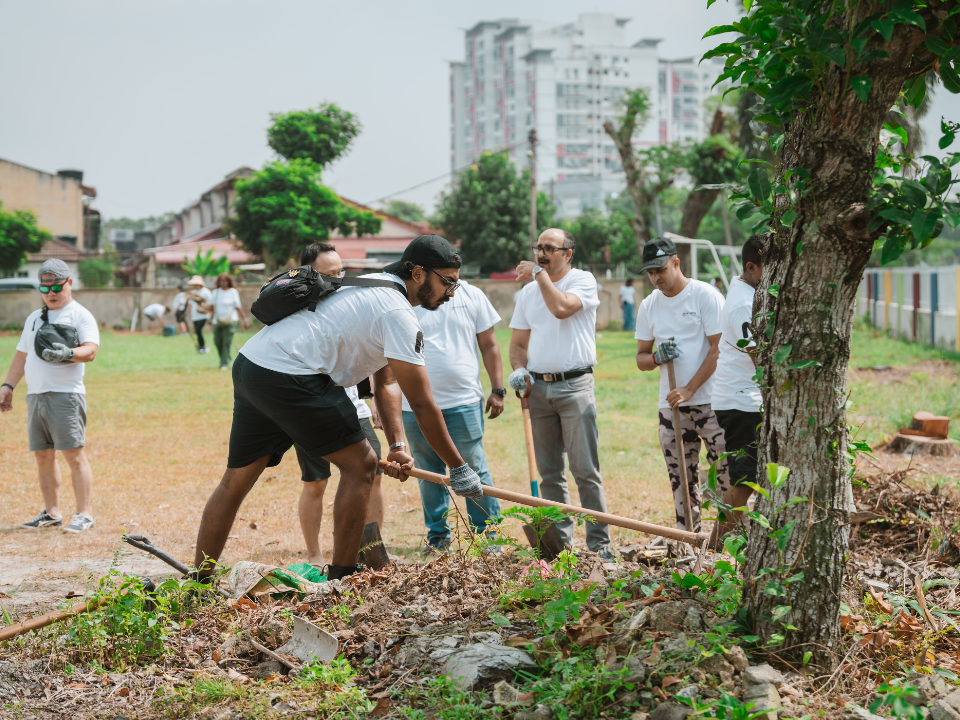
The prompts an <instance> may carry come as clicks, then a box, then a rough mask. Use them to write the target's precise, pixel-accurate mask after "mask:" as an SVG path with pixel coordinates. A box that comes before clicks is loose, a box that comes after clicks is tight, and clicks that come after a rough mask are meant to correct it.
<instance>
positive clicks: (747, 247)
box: [711, 235, 763, 545]
mask: <svg viewBox="0 0 960 720" xmlns="http://www.w3.org/2000/svg"><path fill="white" fill-rule="evenodd" d="M742 261H743V273H742V274H741V275H740V277H738V278H734V280H733V282H732V283H731V285H730V291H729V292H728V293H727V301H726V303H725V304H724V306H723V312H722V313H721V314H720V326H721V328H722V332H721V335H720V359H719V360H718V361H717V372H716V373H715V374H714V376H713V400H712V402H711V405H712V406H713V412H714V413H715V414H716V416H717V422H719V423H720V427H721V428H723V437H724V443H725V445H726V449H727V452H729V453H734V454H733V455H731V456H730V457H728V458H727V462H728V464H729V477H730V488H729V489H728V491H727V492H726V493H725V495H724V498H723V501H724V503H725V504H727V505H729V506H730V507H734V508H737V507H743V506H744V505H746V504H747V500H749V499H750V494H751V493H752V492H753V491H752V490H751V489H750V488H749V487H748V486H747V485H746V484H745V483H756V481H757V426H758V425H759V424H760V423H761V422H762V421H763V415H762V413H761V406H762V405H763V397H762V395H761V394H760V388H759V387H758V386H757V381H756V355H754V354H753V353H752V352H751V351H753V350H755V349H756V343H755V342H754V340H753V333H752V331H751V326H752V324H753V296H754V294H755V293H756V288H757V283H759V282H760V277H761V276H762V275H763V241H762V240H761V238H760V237H759V236H757V235H753V236H751V237H750V238H748V239H747V242H745V243H744V245H743V255H742ZM741 514H742V511H740V512H734V517H733V518H727V520H728V521H735V520H736V519H737V518H739V517H740V515H741ZM732 524H733V523H732V522H725V523H723V524H720V523H718V524H717V525H716V527H715V528H714V536H713V543H714V544H715V545H716V544H718V543H719V540H720V539H721V538H722V537H723V535H724V533H725V532H727V531H728V530H730V529H731V528H732Z"/></svg>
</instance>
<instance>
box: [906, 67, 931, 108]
mask: <svg viewBox="0 0 960 720" xmlns="http://www.w3.org/2000/svg"><path fill="white" fill-rule="evenodd" d="M900 92H902V93H903V97H904V99H905V100H906V101H907V102H908V103H910V104H911V105H913V106H914V107H920V103H922V102H923V98H924V96H925V95H926V94H927V75H926V73H923V74H921V75H917V77H915V78H913V79H912V80H907V81H906V82H905V83H904V84H903V89H902V90H901V91H900Z"/></svg>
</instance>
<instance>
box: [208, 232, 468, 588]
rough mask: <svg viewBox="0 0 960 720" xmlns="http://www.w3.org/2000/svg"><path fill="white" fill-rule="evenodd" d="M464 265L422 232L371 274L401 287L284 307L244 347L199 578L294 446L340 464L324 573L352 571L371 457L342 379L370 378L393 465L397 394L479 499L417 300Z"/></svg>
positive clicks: (443, 287) (399, 465)
mask: <svg viewBox="0 0 960 720" xmlns="http://www.w3.org/2000/svg"><path fill="white" fill-rule="evenodd" d="M459 268H460V256H459V255H457V252H456V249H455V248H454V247H453V246H452V245H450V243H448V242H447V241H446V240H444V239H443V238H441V237H439V236H437V235H421V236H420V237H418V238H416V239H415V240H414V241H413V242H411V243H410V244H409V245H408V246H407V248H406V249H405V250H404V252H403V255H402V256H401V259H400V260H399V261H397V262H395V263H393V264H391V265H388V266H387V267H386V268H385V270H386V272H385V273H382V274H381V275H379V276H374V277H377V279H382V280H389V281H392V282H393V283H395V284H396V285H397V287H396V288H394V287H346V288H342V289H340V290H338V291H336V292H334V293H332V294H331V295H330V296H328V297H326V298H324V299H323V300H321V301H320V303H319V304H318V305H317V307H316V310H315V311H312V312H311V311H310V310H309V309H303V310H300V311H298V312H294V313H293V314H291V315H287V316H286V317H283V318H282V319H281V320H279V321H277V322H275V323H273V324H272V325H268V326H267V327H265V328H264V329H263V330H261V331H260V332H259V333H257V334H256V335H255V336H254V337H253V338H251V339H250V340H249V341H248V342H247V344H246V345H244V346H243V348H241V350H240V354H239V356H238V357H237V359H236V361H235V362H234V364H233V387H234V410H233V426H232V428H231V431H230V449H229V457H228V458H227V469H226V471H225V472H224V474H223V477H222V479H221V480H220V484H219V486H218V487H217V489H216V490H215V491H214V493H213V495H212V496H211V497H210V499H209V500H208V501H207V506H206V508H204V511H203V518H202V520H201V523H200V529H199V532H198V534H197V553H196V558H195V564H196V567H197V568H198V570H199V576H200V577H208V576H209V575H211V574H212V573H213V561H216V560H217V559H218V558H219V557H220V553H221V552H222V551H223V546H224V544H225V542H226V540H227V536H228V535H229V533H230V528H231V527H232V525H233V522H234V519H235V518H236V516H237V510H238V509H239V508H240V504H241V503H242V502H243V499H244V498H245V497H246V495H247V493H249V492H250V490H251V489H252V488H253V485H254V483H256V481H257V479H258V478H259V477H260V474H261V473H262V472H263V471H264V469H266V468H267V467H274V466H276V465H278V464H279V463H280V460H281V458H282V457H283V454H284V452H286V451H287V450H288V449H290V447H291V445H293V444H294V443H296V444H297V445H298V446H299V447H300V449H301V450H302V451H303V452H305V453H306V454H307V455H308V456H309V457H310V458H312V459H314V460H319V459H321V458H323V459H326V460H327V461H329V462H331V463H333V464H334V465H336V466H337V467H338V468H339V470H340V483H339V486H338V488H337V497H336V501H335V504H334V509H333V514H334V527H333V543H334V544H333V557H332V564H331V565H330V566H329V571H328V573H327V576H328V577H329V578H330V579H337V578H342V577H345V576H347V575H350V574H352V573H354V572H356V571H357V553H358V551H359V549H360V539H361V537H362V535H363V528H364V525H365V520H366V511H367V504H368V502H369V499H370V489H371V486H372V485H373V480H374V475H375V473H376V469H377V456H376V455H375V454H374V452H373V449H372V448H371V447H370V443H369V442H368V441H367V438H366V435H365V434H364V432H363V428H362V427H361V425H360V421H359V419H358V418H357V409H356V407H355V406H354V404H353V402H351V400H350V398H349V397H347V393H346V391H345V390H344V388H347V387H351V386H353V385H356V384H357V383H359V382H360V381H361V380H363V379H364V378H367V377H369V376H370V375H374V379H375V385H376V387H375V389H374V392H375V397H376V401H377V405H378V408H379V410H380V419H381V421H382V423H383V430H384V434H385V435H386V436H387V441H388V442H389V444H390V452H389V454H388V455H387V458H386V459H387V460H388V461H390V462H391V463H393V464H392V465H391V467H390V469H389V470H388V472H389V473H390V474H391V475H392V476H393V477H405V476H404V474H403V473H404V470H408V469H410V468H411V467H412V466H413V458H412V457H410V455H408V454H407V452H406V443H405V442H404V440H403V423H402V420H401V417H400V394H401V391H402V392H403V394H405V395H406V396H407V398H409V400H410V405H411V407H412V408H413V412H414V414H415V415H416V416H417V421H418V423H419V424H420V427H421V428H422V429H423V433H424V435H425V436H426V437H427V439H428V440H429V442H430V444H431V447H433V448H434V449H435V450H436V452H437V454H438V455H439V456H440V457H441V458H442V459H443V461H444V462H445V463H446V464H447V467H449V468H451V470H450V485H451V487H452V488H453V491H454V492H455V493H457V494H458V495H462V496H464V497H472V498H480V497H482V494H483V491H482V485H481V484H480V478H479V477H478V476H477V473H476V472H474V471H473V470H472V469H471V468H470V466H469V465H467V464H466V463H465V462H464V461H463V458H462V457H461V456H460V453H459V452H457V448H456V446H455V445H454V444H453V441H452V440H451V439H450V436H449V434H448V433H447V429H446V426H445V425H444V422H443V415H442V414H441V413H440V409H439V408H438V407H437V404H436V402H434V400H433V396H432V395H431V394H430V383H429V381H428V380H427V373H426V370H425V369H424V361H423V331H422V330H421V329H420V325H419V324H418V323H417V317H416V315H415V314H414V312H413V309H412V308H413V307H416V306H417V305H423V306H424V307H426V308H428V309H436V308H439V307H440V306H441V305H442V304H443V303H445V302H447V301H448V300H449V299H450V298H451V297H452V296H453V293H454V292H455V291H456V289H457V287H458V286H459V282H458V280H459V277H460V270H459ZM291 272H293V271H291ZM293 277H294V275H291V278H293ZM398 290H399V291H400V292H398ZM403 291H405V295H404V294H401V293H402V292H403Z"/></svg>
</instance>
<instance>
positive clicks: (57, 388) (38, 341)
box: [0, 260, 100, 533]
mask: <svg viewBox="0 0 960 720" xmlns="http://www.w3.org/2000/svg"><path fill="white" fill-rule="evenodd" d="M37 275H38V277H39V278H40V292H41V293H43V299H44V307H43V309H42V310H35V311H34V312H32V313H30V315H29V316H28V317H27V320H26V322H25V323H24V326H23V333H22V334H21V335H20V342H18V343H17V352H16V354H15V355H14V357H13V362H11V363H10V369H9V370H8V371H7V377H6V379H5V380H4V382H3V384H2V385H0V411H3V412H8V411H10V410H11V409H12V408H13V391H14V388H16V386H17V383H19V382H20V379H21V378H23V377H24V376H26V378H27V437H28V438H29V441H30V451H31V452H32V453H34V454H35V455H36V458H37V470H38V472H39V476H40V492H41V494H42V495H43V502H44V509H43V510H42V511H40V513H39V514H38V515H37V516H36V517H35V518H34V519H33V520H30V521H29V522H25V523H23V525H21V526H20V527H24V528H42V527H60V526H61V525H63V518H62V515H61V513H60V482H61V480H60V468H59V466H58V465H57V450H59V451H60V452H61V453H63V457H64V459H65V460H66V461H67V464H68V465H69V466H70V478H71V480H72V481H73V493H74V496H75V498H76V501H77V512H76V514H75V515H74V516H73V520H72V521H71V522H70V524H69V525H68V526H67V527H65V528H64V530H66V531H68V532H74V533H78V532H83V531H84V530H89V529H90V528H92V527H93V516H92V515H91V514H90V510H91V507H90V493H91V489H92V485H93V472H92V470H91V469H90V463H89V462H88V461H87V456H86V455H85V454H84V446H85V445H86V426H87V399H86V397H87V396H86V388H85V387H84V385H83V364H84V363H88V362H93V359H94V358H95V357H96V356H97V349H98V348H99V346H100V330H99V328H98V327H97V321H96V320H95V319H94V317H93V315H92V314H90V311H89V310H87V309H86V308H85V307H83V306H82V305H81V304H80V303H78V302H76V301H75V300H74V299H73V278H72V277H71V275H70V268H69V267H68V266H67V264H66V263H65V262H64V261H63V260H47V261H46V262H44V263H43V265H41V266H40V270H39V272H38V273H37ZM48 323H49V324H50V325H48ZM51 325H56V326H58V327H57V328H56V335H53V334H49V335H48V333H51V330H50V327H51ZM38 333H40V334H41V335H42V336H45V337H46V338H49V339H48V340H45V338H44V337H41V338H38V337H37V334H38ZM68 336H71V337H72V339H73V340H75V342H76V344H73V340H72V341H71V347H68V346H67V345H65V344H64V343H63V342H61V341H60V340H63V339H67V337H68ZM38 348H40V352H39V354H38Z"/></svg>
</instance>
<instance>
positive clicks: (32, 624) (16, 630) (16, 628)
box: [0, 598, 111, 642]
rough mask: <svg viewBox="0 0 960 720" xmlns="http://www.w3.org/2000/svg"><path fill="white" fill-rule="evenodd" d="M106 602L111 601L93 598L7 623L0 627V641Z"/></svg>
mask: <svg viewBox="0 0 960 720" xmlns="http://www.w3.org/2000/svg"><path fill="white" fill-rule="evenodd" d="M108 602H111V600H110V599H109V598H104V599H102V600H94V601H92V602H87V603H83V604H81V605H74V606H73V607H72V608H70V609H69V610H62V611H60V612H55V613H47V614H46V615H40V616H39V617H35V618H31V619H30V620H25V621H24V622H22V623H17V624H16V625H8V626H7V627H5V628H3V629H0V642H3V641H4V640H9V639H10V638H15V637H17V635H22V634H23V633H25V632H29V631H30V630H39V629H40V628H44V627H46V626H47V625H53V623H56V622H60V621H61V620H67V619H68V618H72V617H74V616H76V615H79V614H80V613H85V612H89V611H90V610H96V609H97V608H98V607H100V606H101V605H106V604H107V603H108Z"/></svg>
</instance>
